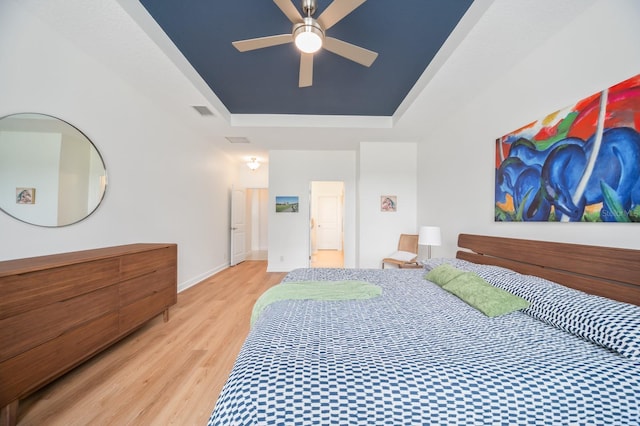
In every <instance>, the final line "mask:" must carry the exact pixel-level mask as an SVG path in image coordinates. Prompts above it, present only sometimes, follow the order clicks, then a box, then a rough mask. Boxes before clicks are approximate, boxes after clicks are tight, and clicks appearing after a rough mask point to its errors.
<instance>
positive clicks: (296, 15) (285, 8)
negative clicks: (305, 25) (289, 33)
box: [273, 0, 302, 24]
mask: <svg viewBox="0 0 640 426" xmlns="http://www.w3.org/2000/svg"><path fill="white" fill-rule="evenodd" d="M273 2H274V3H275V4H276V5H277V6H278V7H279V8H280V10H281V11H282V13H284V14H285V15H287V18H289V20H290V21H291V23H292V24H296V23H298V22H302V15H300V12H298V8H297V7H296V6H295V5H294V4H293V3H292V2H291V0H273Z"/></svg>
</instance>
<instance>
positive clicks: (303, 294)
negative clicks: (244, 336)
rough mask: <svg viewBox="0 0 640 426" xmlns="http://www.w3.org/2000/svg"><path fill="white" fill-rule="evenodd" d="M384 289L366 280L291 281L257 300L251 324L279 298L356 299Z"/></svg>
mask: <svg viewBox="0 0 640 426" xmlns="http://www.w3.org/2000/svg"><path fill="white" fill-rule="evenodd" d="M381 293H382V289H381V288H380V287H379V286H377V285H374V284H371V283H368V282H365V281H350V280H347V281H290V282H286V283H281V284H278V285H276V286H274V287H271V288H270V289H269V290H267V291H265V292H264V293H263V294H262V296H260V297H259V298H258V300H256V304H255V305H253V312H252V313H251V325H252V326H253V324H254V323H255V322H256V320H257V319H258V317H259V316H260V314H261V313H262V311H263V310H264V308H266V307H267V306H268V305H269V304H271V303H273V302H277V301H279V300H355V299H370V298H372V297H376V296H379V295H380V294H381Z"/></svg>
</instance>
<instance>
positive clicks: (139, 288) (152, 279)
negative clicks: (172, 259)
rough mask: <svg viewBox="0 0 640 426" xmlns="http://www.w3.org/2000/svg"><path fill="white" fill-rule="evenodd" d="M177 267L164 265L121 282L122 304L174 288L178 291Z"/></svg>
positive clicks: (174, 290)
mask: <svg viewBox="0 0 640 426" xmlns="http://www.w3.org/2000/svg"><path fill="white" fill-rule="evenodd" d="M175 272H176V270H175V268H171V267H169V268H167V267H163V268H161V269H158V270H157V271H154V272H152V273H150V274H147V275H143V276H141V277H136V278H132V279H130V280H127V281H124V282H122V283H120V285H119V288H120V306H126V305H129V304H131V303H133V302H135V301H137V300H140V299H142V298H145V297H147V296H150V295H152V294H155V293H158V292H161V291H163V290H166V289H167V288H172V289H173V292H174V293H176V292H177V289H176V288H175V285H176V277H175Z"/></svg>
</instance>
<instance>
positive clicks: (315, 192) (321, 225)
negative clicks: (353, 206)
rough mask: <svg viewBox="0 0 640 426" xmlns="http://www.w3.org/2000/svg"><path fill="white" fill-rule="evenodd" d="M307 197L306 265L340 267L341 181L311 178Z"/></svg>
mask: <svg viewBox="0 0 640 426" xmlns="http://www.w3.org/2000/svg"><path fill="white" fill-rule="evenodd" d="M309 200H310V204H311V205H310V208H309V214H310V218H309V252H310V255H309V266H310V267H311V268H343V267H344V182H334V181H313V182H311V188H310V197H309Z"/></svg>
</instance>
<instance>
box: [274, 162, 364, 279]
mask: <svg viewBox="0 0 640 426" xmlns="http://www.w3.org/2000/svg"><path fill="white" fill-rule="evenodd" d="M312 181H342V182H344V185H345V204H344V210H345V218H344V219H345V223H344V229H345V236H344V265H345V267H347V268H353V267H355V266H356V153H355V151H271V152H270V153H269V253H268V261H269V262H268V267H267V269H268V271H290V270H292V269H295V268H303V267H307V266H308V265H309V219H310V216H309V190H310V185H311V182H312ZM276 196H298V197H299V201H300V208H299V212H298V213H276V212H275V197H276Z"/></svg>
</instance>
